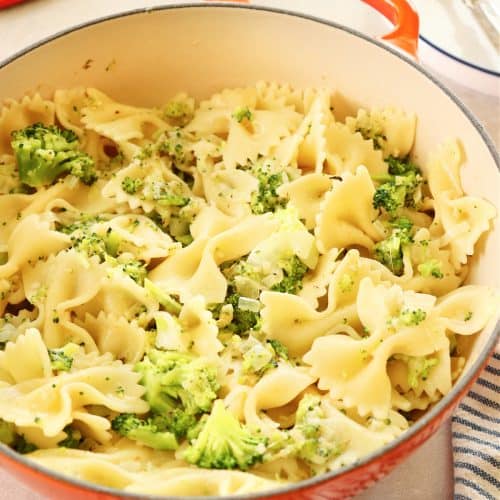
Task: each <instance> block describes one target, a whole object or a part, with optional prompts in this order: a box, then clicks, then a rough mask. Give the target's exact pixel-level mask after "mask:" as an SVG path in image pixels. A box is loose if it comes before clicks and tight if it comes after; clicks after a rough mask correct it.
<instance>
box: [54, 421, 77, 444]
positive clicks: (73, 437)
mask: <svg viewBox="0 0 500 500" xmlns="http://www.w3.org/2000/svg"><path fill="white" fill-rule="evenodd" d="M64 432H65V433H66V437H65V438H64V439H63V440H62V441H59V443H57V445H58V446H60V447H62V448H78V447H79V446H80V445H81V444H82V441H83V436H82V433H81V432H80V431H79V430H78V429H73V427H71V426H70V425H67V426H66V427H65V428H64Z"/></svg>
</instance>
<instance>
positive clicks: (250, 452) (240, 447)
mask: <svg viewBox="0 0 500 500" xmlns="http://www.w3.org/2000/svg"><path fill="white" fill-rule="evenodd" d="M265 447H266V441H265V439H264V438H263V437H260V436H255V435H253V434H252V433H251V432H250V431H249V430H248V429H247V428H246V427H244V426H243V425H241V424H240V422H238V420H237V419H236V418H235V417H234V415H233V414H232V413H231V412H230V411H228V410H226V408H224V403H223V402H222V401H221V400H217V401H216V402H215V403H214V407H213V409H212V412H211V413H210V416H209V417H208V419H207V420H206V422H205V425H204V426H203V428H202V429H201V431H200V433H199V434H198V437H197V438H196V439H195V440H194V441H193V443H192V444H191V446H190V447H189V448H188V449H187V450H186V451H185V453H184V459H185V460H186V461H187V462H189V463H191V464H195V465H197V466H198V467H203V468H205V469H241V470H247V469H248V468H249V467H251V466H252V465H254V464H256V463H258V462H262V459H263V455H264V452H265Z"/></svg>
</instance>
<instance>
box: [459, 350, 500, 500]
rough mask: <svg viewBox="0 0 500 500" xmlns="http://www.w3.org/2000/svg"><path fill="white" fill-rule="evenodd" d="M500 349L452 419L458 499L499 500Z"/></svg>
mask: <svg viewBox="0 0 500 500" xmlns="http://www.w3.org/2000/svg"><path fill="white" fill-rule="evenodd" d="M499 374H500V346H497V350H496V352H495V353H494V354H493V356H492V357H491V359H490V362H489V364H488V366H486V368H485V369H484V370H483V372H482V373H481V375H480V376H479V378H478V379H477V381H476V383H475V384H474V386H473V387H472V389H471V390H470V391H469V393H468V394H467V396H466V397H465V398H464V399H463V401H462V402H461V403H460V405H459V407H458V408H457V409H456V410H455V413H454V415H453V418H452V443H453V462H454V471H455V500H469V499H472V500H476V499H477V500H479V499H488V500H497V499H499V498H500V425H499V424H500V385H499Z"/></svg>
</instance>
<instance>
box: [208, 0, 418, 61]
mask: <svg viewBox="0 0 500 500" xmlns="http://www.w3.org/2000/svg"><path fill="white" fill-rule="evenodd" d="M208 1H218V0H208ZM219 1H220V0H219ZM223 1H226V2H238V3H249V0H223ZM361 1H362V2H365V3H366V4H368V5H370V6H371V7H373V8H374V9H376V10H378V11H379V12H380V13H381V14H382V15H383V16H384V17H386V18H387V19H389V21H390V22H391V23H392V24H394V30H392V31H391V32H390V33H387V35H384V36H382V40H386V41H387V42H389V43H390V44H392V45H395V46H396V47H398V48H399V49H401V50H403V51H405V52H406V53H407V54H409V55H410V56H411V57H412V58H413V59H417V49H418V29H419V20H418V14H417V12H416V11H415V9H413V7H412V6H411V5H410V4H409V2H407V1H406V0H361Z"/></svg>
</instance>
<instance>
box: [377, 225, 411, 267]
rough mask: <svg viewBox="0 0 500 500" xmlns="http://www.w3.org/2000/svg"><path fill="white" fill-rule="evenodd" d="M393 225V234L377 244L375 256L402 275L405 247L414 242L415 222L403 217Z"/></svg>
mask: <svg viewBox="0 0 500 500" xmlns="http://www.w3.org/2000/svg"><path fill="white" fill-rule="evenodd" d="M391 225H392V226H393V229H392V232H391V234H390V235H389V236H388V237H387V238H386V239H385V240H382V241H379V242H378V243H376V244H375V246H374V257H375V259H376V260H378V261H379V262H381V263H382V264H384V266H386V267H388V268H389V269H390V270H391V271H392V272H393V273H394V274H396V275H397V276H401V274H403V270H404V263H403V249H404V247H405V246H407V245H410V244H411V243H413V238H412V235H411V231H412V228H413V224H412V223H411V221H410V220H408V219H405V218H401V219H398V220H397V221H395V222H393V223H392V224H391Z"/></svg>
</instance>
